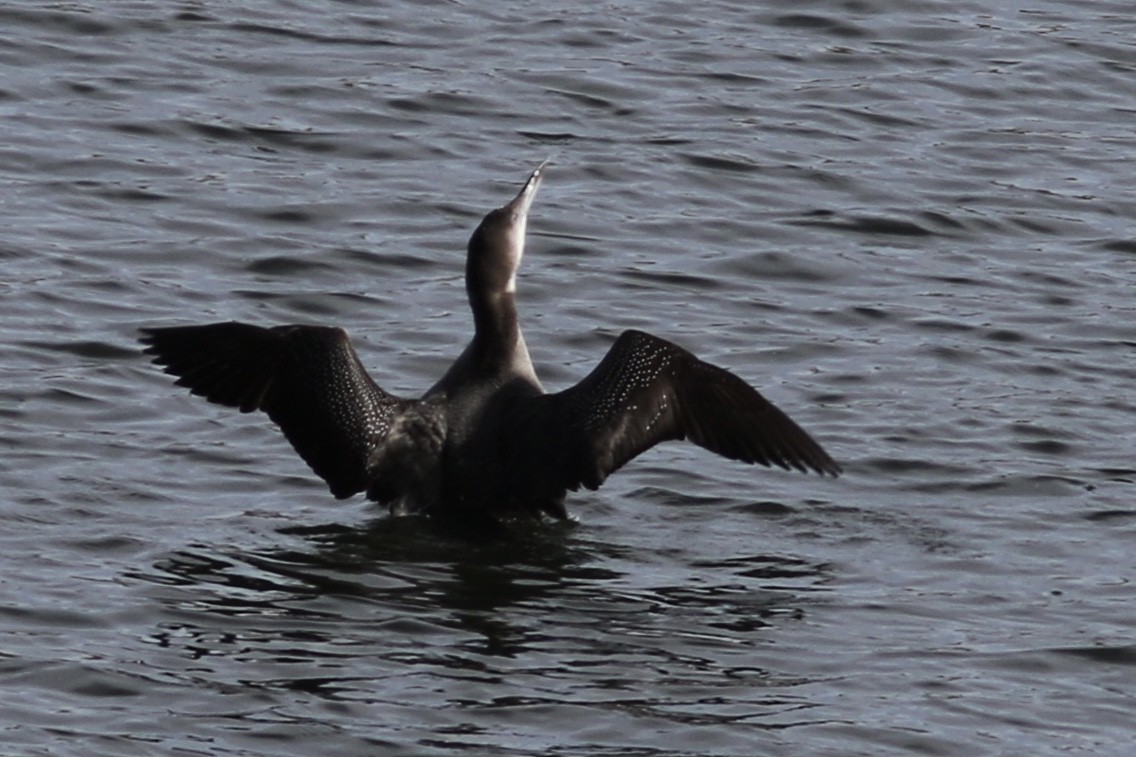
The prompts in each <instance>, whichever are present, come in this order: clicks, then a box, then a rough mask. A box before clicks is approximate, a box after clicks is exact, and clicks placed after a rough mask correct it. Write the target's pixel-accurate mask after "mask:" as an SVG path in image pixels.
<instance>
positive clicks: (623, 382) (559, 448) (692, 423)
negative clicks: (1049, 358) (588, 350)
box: [529, 331, 840, 489]
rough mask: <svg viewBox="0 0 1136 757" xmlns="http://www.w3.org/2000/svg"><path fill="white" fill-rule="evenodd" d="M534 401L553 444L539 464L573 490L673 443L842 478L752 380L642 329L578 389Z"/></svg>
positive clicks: (628, 335)
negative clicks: (689, 443) (684, 441)
mask: <svg viewBox="0 0 1136 757" xmlns="http://www.w3.org/2000/svg"><path fill="white" fill-rule="evenodd" d="M531 401H532V402H533V403H536V404H535V405H534V406H533V407H531V408H530V409H531V410H532V412H531V413H530V414H529V417H530V419H531V421H532V422H536V423H539V424H541V425H543V426H544V432H543V434H542V435H541V438H547V439H548V442H549V446H548V447H547V448H545V449H543V450H541V451H540V452H539V453H537V454H538V455H539V456H540V457H541V458H543V460H542V462H543V463H544V465H539V463H538V465H537V466H536V467H538V468H541V469H542V475H544V476H547V477H549V478H551V479H553V480H554V481H555V482H556V485H557V486H563V487H567V488H569V489H576V488H579V486H580V485H583V486H586V487H588V488H589V489H594V488H596V487H598V486H599V485H600V484H601V483H603V481H604V479H606V478H607V477H608V475H610V474H611V473H612V472H614V471H616V470H618V469H619V468H620V467H621V466H623V465H624V464H625V463H627V462H628V461H630V460H631V459H632V458H634V457H635V456H636V455H638V454H640V453H641V452H644V451H646V450H647V449H650V448H651V447H653V446H654V445H656V444H658V443H659V442H664V441H668V440H673V439H689V440H690V441H692V442H694V443H695V444H697V445H699V446H701V447H705V448H706V449H708V450H710V451H712V452H716V453H718V454H719V455H723V456H725V457H728V458H731V459H734V460H742V461H744V462H747V463H760V464H762V465H766V466H768V465H778V466H780V467H782V468H785V469H790V468H795V469H797V470H800V471H804V472H807V471H809V470H810V469H811V470H813V471H816V472H817V473H821V474H824V473H828V474H831V475H833V476H836V475H838V474H839V473H840V466H839V465H837V464H836V462H835V461H833V459H832V458H831V457H829V456H828V453H827V452H825V451H824V450H823V449H822V448H821V446H820V445H819V444H817V443H816V442H815V441H814V440H813V438H812V437H811V436H809V435H808V434H807V433H806V432H805V431H804V430H803V429H802V428H801V427H800V426H798V425H797V424H796V423H794V422H793V421H792V420H791V419H790V418H789V416H787V415H785V413H783V412H781V410H779V409H778V408H777V407H776V406H774V405H773V403H771V402H769V401H768V400H767V399H765V398H764V397H762V396H761V394H759V393H758V392H757V390H756V389H754V388H753V387H751V386H750V385H749V384H747V383H746V382H744V381H742V380H741V379H740V378H738V377H737V376H735V375H734V374H732V373H730V372H729V371H727V370H725V369H723V368H719V367H717V366H714V365H711V364H709V363H706V362H703V361H702V360H699V359H698V358H697V357H695V356H694V355H692V354H691V353H690V352H688V351H686V350H684V349H683V348H681V347H679V346H678V345H675V344H672V343H671V342H668V341H666V340H665V339H660V338H658V337H655V336H651V335H650V334H646V333H643V332H641V331H625V332H624V333H623V334H622V335H621V336H620V337H619V339H617V340H616V342H615V344H614V345H612V347H611V349H610V350H609V351H608V353H607V355H606V356H605V357H604V359H603V360H602V361H601V362H600V364H599V365H598V366H596V368H595V370H593V371H592V372H591V373H590V374H589V375H588V376H587V377H586V378H585V379H584V380H583V381H581V382H580V383H578V384H576V385H575V386H573V387H571V388H569V389H566V390H564V391H562V392H559V393H557V394H547V395H543V396H541V397H534V398H533V399H532V400H531ZM550 483H551V482H550Z"/></svg>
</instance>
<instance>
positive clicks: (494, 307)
mask: <svg viewBox="0 0 1136 757" xmlns="http://www.w3.org/2000/svg"><path fill="white" fill-rule="evenodd" d="M469 304H470V307H471V308H472V309H473V329H474V331H473V345H474V350H475V351H476V352H478V353H479V354H480V355H481V356H482V357H483V358H487V359H489V360H491V361H493V362H497V361H504V362H510V361H511V360H512V358H513V356H514V355H515V354H516V352H517V351H518V350H521V351H524V352H525V354H526V356H527V354H528V352H527V350H526V348H525V340H524V337H523V336H522V335H521V325H520V319H519V318H518V316H517V298H516V295H515V294H513V292H509V291H504V290H502V291H495V292H484V291H481V292H477V291H472V290H471V291H470V293H469Z"/></svg>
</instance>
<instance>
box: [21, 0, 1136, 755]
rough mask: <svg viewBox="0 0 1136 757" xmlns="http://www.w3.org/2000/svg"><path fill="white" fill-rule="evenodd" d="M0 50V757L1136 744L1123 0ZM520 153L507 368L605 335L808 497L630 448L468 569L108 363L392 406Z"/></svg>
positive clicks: (694, 11) (613, 19)
mask: <svg viewBox="0 0 1136 757" xmlns="http://www.w3.org/2000/svg"><path fill="white" fill-rule="evenodd" d="M0 39H2V41H3V44H2V45H0V62H2V64H3V70H4V76H3V78H0V182H2V184H3V194H2V195H0V265H2V270H3V276H2V277H0V323H3V326H4V335H5V338H4V339H3V340H2V342H0V419H2V422H0V450H2V452H3V454H2V456H0V508H2V510H3V523H4V525H3V528H2V529H0V738H2V740H3V743H4V745H5V746H4V748H3V749H2V750H0V751H3V752H4V753H5V754H21V755H53V756H54V755H90V754H100V755H158V754H161V755H175V754H176V755H183V754H184V755H305V756H308V755H313V754H369V755H374V754H391V755H399V754H404V755H449V754H456V753H459V752H460V753H463V754H494V755H501V754H505V755H533V754H551V755H620V756H629V755H636V756H638V755H723V756H724V755H731V756H739V757H741V756H745V757H752V755H755V754H762V755H765V754H768V755H810V754H825V755H831V754H847V755H881V754H896V755H901V754H902V755H907V754H933V755H960V756H961V755H966V756H967V757H973V756H974V755H997V754H1007V755H1009V754H1013V755H1022V754H1030V755H1049V754H1093V755H1126V754H1129V753H1130V750H1131V745H1132V743H1133V738H1134V735H1136V734H1134V731H1136V729H1134V728H1133V726H1132V711H1133V708H1134V706H1136V675H1134V670H1136V668H1134V666H1136V610H1134V606H1136V605H1134V601H1136V596H1134V592H1133V590H1132V584H1131V581H1132V578H1133V574H1134V571H1136V550H1134V549H1133V545H1134V538H1136V503H1134V501H1133V495H1134V486H1133V481H1134V480H1136V464H1134V462H1133V456H1134V453H1136V443H1134V434H1133V428H1134V427H1136V423H1134V421H1136V400H1134V399H1133V397H1134V394H1136V392H1134V389H1133V387H1134V380H1136V354H1134V352H1136V321H1134V318H1133V316H1134V314H1136V299H1134V297H1133V294H1134V289H1133V288H1134V285H1136V220H1134V219H1136V192H1134V190H1133V180H1132V177H1133V168H1132V165H1133V159H1134V157H1136V136H1134V134H1136V132H1134V131H1133V123H1134V122H1136V42H1134V40H1136V16H1134V15H1133V13H1132V8H1131V7H1130V4H1129V3H1127V2H1076V1H1075V0H1066V1H1064V2H1057V1H1056V0H1033V1H1031V0H1021V1H1015V2H1006V3H997V4H995V3H978V2H965V1H964V2H958V3H941V2H930V1H926V2H923V1H920V0H901V1H900V2H883V1H882V0H866V1H862V2H835V1H831V2H829V1H825V0H817V1H816V2H804V3H802V2H759V3H749V2H737V3H726V2H710V3H704V4H701V5H697V6H694V5H691V4H684V3H670V2H657V3H656V2H645V3H642V2H618V1H617V2H610V3H603V4H598V5H596V4H579V3H563V4H559V3H523V4H522V3H517V4H501V3H498V4H493V3H488V4H483V3H473V4H460V3H405V4H403V3H370V2H364V1H362V0H360V1H357V2H313V3H283V2H246V3H239V4H222V3H203V2H189V1H187V2H182V3H137V2H103V3H93V2H92V3H84V2H69V3H58V4H56V3H30V2H28V3H21V2H16V3H7V4H6V5H5V7H4V8H3V10H2V13H0ZM547 157H551V158H552V161H553V162H552V165H551V166H550V169H549V172H548V174H547V178H546V181H545V183H544V186H543V188H542V190H541V195H540V197H539V198H538V201H537V205H536V207H535V209H534V212H533V216H532V217H531V219H530V225H529V239H530V244H529V251H528V255H527V257H526V260H525V267H524V270H523V272H522V277H521V280H520V283H519V287H520V297H521V307H522V316H523V318H524V323H525V326H526V333H527V336H528V340H529V344H530V346H531V348H532V350H533V353H534V359H535V360H536V362H537V363H538V366H539V370H540V372H541V375H542V377H543V379H544V381H545V383H546V384H547V385H548V386H550V387H562V386H565V385H566V384H568V383H571V382H573V381H575V380H576V379H578V378H579V377H580V376H582V375H583V374H584V373H585V372H586V371H587V370H589V369H590V367H591V366H592V365H594V363H595V362H596V361H597V360H598V359H599V357H600V356H601V355H602V354H603V353H604V351H605V350H606V348H607V345H608V344H609V343H610V341H611V340H612V339H613V338H614V336H615V335H617V334H618V333H619V332H620V331H621V330H622V329H624V328H629V327H637V328H643V329H646V330H649V331H651V332H653V333H656V334H659V335H661V336H666V337H669V338H671V339H674V340H675V341H678V342H680V343H682V344H684V345H686V346H688V347H690V348H692V349H694V350H696V351H697V352H698V353H699V354H700V355H701V356H703V357H705V358H706V359H709V360H712V361H713V362H716V363H719V364H722V365H726V366H729V367H730V368H731V369H733V370H734V371H735V372H737V373H739V374H740V375H742V376H743V377H745V378H747V379H748V380H750V381H752V382H754V383H755V384H757V385H758V386H760V387H761V388H762V390H763V391H764V392H765V393H766V394H767V395H768V396H770V397H771V398H772V399H774V401H776V402H778V403H779V404H780V405H782V406H783V407H785V408H786V409H787V410H788V411H789V412H790V413H791V414H792V415H793V416H794V417H795V418H796V419H798V420H799V421H800V422H801V423H802V425H804V426H805V427H806V428H808V429H809V430H810V431H812V432H813V433H814V434H815V435H816V436H817V437H818V438H819V439H820V440H822V441H823V442H824V444H825V445H826V447H827V448H828V449H829V450H830V451H831V452H832V454H833V455H834V456H835V457H836V458H837V459H839V460H840V461H841V462H842V463H843V464H844V465H845V468H846V475H845V476H844V477H842V478H840V479H837V480H831V479H824V480H822V479H820V478H817V477H805V476H800V475H797V474H789V473H785V472H781V471H776V472H773V471H767V470H764V469H753V468H749V467H746V466H742V465H738V464H734V463H730V462H728V461H725V460H720V459H718V458H714V457H712V456H710V455H708V454H704V453H702V451H700V450H698V449H696V448H687V447H684V446H682V445H669V446H663V447H660V448H657V449H655V450H653V451H652V452H651V453H649V454H647V455H645V456H644V457H642V458H640V459H639V460H637V461H636V462H635V463H634V464H633V465H631V466H629V467H628V468H627V469H625V470H624V471H622V472H620V474H618V475H617V476H615V477H614V478H613V479H612V480H611V481H610V482H609V483H608V485H606V486H605V487H604V488H603V489H602V490H601V491H599V492H595V493H583V494H578V495H576V496H575V497H574V498H572V499H571V500H570V502H569V506H570V508H571V510H572V512H573V513H574V515H575V516H576V518H577V519H578V522H575V523H572V524H568V525H556V524H543V525H537V526H528V527H523V528H518V529H516V532H515V533H513V534H512V535H511V536H509V537H508V538H505V539H502V540H499V541H497V542H494V543H491V544H476V543H473V544H471V543H468V542H466V541H463V540H460V539H456V538H455V537H454V535H452V534H447V533H440V532H438V531H437V530H436V529H435V528H433V527H432V526H431V525H429V524H426V523H422V522H419V521H416V520H414V519H393V518H389V517H387V516H385V514H384V513H382V512H381V511H378V510H376V509H375V508H373V507H372V506H369V505H368V504H366V503H365V502H362V501H359V500H358V499H355V500H348V501H346V502H337V501H336V500H334V499H333V498H331V497H330V496H329V495H328V493H327V491H326V489H325V488H324V486H323V485H322V483H321V482H320V481H318V480H317V479H316V478H315V477H314V476H313V475H312V474H311V473H310V472H309V471H308V470H307V468H306V467H305V466H304V465H303V463H302V462H301V461H300V460H299V459H298V458H297V457H295V455H294V453H293V452H292V451H291V449H290V448H289V447H288V445H287V444H286V443H285V442H284V441H283V440H282V438H280V436H279V434H278V433H277V432H276V431H275V430H274V429H273V428H272V427H271V425H270V424H269V423H268V422H267V420H266V419H264V418H262V417H250V416H239V415H238V414H236V413H233V412H230V411H227V410H226V409H224V408H216V407H213V406H211V405H208V404H206V403H204V402H202V401H200V400H198V399H197V398H192V397H189V396H186V394H185V392H184V391H183V390H179V389H177V388H176V387H174V386H172V382H171V381H170V380H169V379H168V377H166V376H163V375H162V374H161V373H160V372H159V371H157V370H156V369H154V368H153V367H152V366H150V365H148V364H147V363H146V362H145V360H144V359H143V358H142V357H141V356H140V354H139V352H138V348H137V345H136V342H135V337H136V330H137V328H138V327H140V326H143V325H172V324H184V323H200V322H208V321H214V320H222V319H240V320H245V321H250V322H255V323H260V324H276V323H290V322H309V323H311V322H314V323H329V324H331V323H334V324H339V325H342V326H344V327H346V328H348V329H349V330H350V331H351V333H352V335H353V337H354V338H355V340H356V343H357V346H358V349H359V351H360V353H361V355H362V357H363V360H364V362H365V363H366V364H367V365H368V366H370V367H371V368H372V370H373V374H374V376H375V378H376V380H378V381H379V382H380V383H381V384H382V385H383V386H384V387H386V388H388V389H390V390H392V391H396V392H402V393H414V392H419V391H422V390H424V389H425V388H426V387H428V386H429V385H430V384H431V383H432V382H433V380H434V379H436V378H437V376H438V375H440V373H441V371H443V370H444V369H445V367H446V365H447V364H448V362H449V360H451V359H452V358H453V357H454V356H455V355H456V354H457V352H458V351H459V350H460V349H461V347H462V345H463V344H464V342H465V340H466V339H467V338H468V334H469V330H470V320H469V316H468V313H467V307H466V304H465V299H464V285H463V281H462V270H463V257H464V245H465V240H466V237H467V236H468V234H469V232H470V230H471V229H472V227H473V226H474V225H475V224H476V222H477V221H478V219H479V218H480V216H481V215H482V214H483V213H484V212H485V211H486V210H488V209H489V208H491V207H494V206H496V205H499V204H500V203H501V202H503V201H504V200H505V199H507V198H508V197H509V196H510V195H511V193H512V192H513V191H515V187H516V186H517V184H518V182H520V181H521V180H522V179H523V178H524V176H525V175H526V174H527V172H528V171H529V170H531V168H532V167H533V166H534V165H535V164H536V163H538V162H539V161H540V160H542V159H544V158H547Z"/></svg>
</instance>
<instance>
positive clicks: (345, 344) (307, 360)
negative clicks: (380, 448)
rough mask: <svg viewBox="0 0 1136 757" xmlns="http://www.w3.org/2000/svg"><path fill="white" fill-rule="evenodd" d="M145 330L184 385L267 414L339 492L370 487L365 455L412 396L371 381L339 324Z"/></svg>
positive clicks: (158, 357) (157, 355) (157, 358)
mask: <svg viewBox="0 0 1136 757" xmlns="http://www.w3.org/2000/svg"><path fill="white" fill-rule="evenodd" d="M142 333H143V337H142V340H141V341H142V342H143V343H144V344H146V345H147V347H146V352H147V353H148V354H150V355H153V356H154V357H153V360H154V362H155V363H157V364H158V365H161V366H163V367H164V369H165V372H166V373H169V374H171V375H173V376H176V377H177V381H176V383H177V384H178V385H179V386H184V387H187V388H188V389H189V390H190V392H191V393H192V394H196V395H199V396H201V397H204V398H205V399H207V400H209V401H210V402H214V403H217V404H220V405H226V406H229V407H235V408H238V409H239V410H240V411H241V412H242V413H250V412H252V411H254V410H263V411H264V412H265V413H267V414H268V417H270V418H271V419H272V420H273V421H275V422H276V424H277V425H278V426H279V427H280V430H281V431H283V432H284V436H285V437H287V439H288V441H289V442H290V443H291V444H292V446H293V447H294V448H295V450H296V452H297V453H299V455H300V457H302V458H303V459H304V461H305V462H307V464H308V465H309V466H311V468H312V470H313V471H315V473H316V474H317V475H319V476H320V477H321V478H323V479H324V481H326V482H327V484H328V488H329V489H330V490H331V493H332V494H334V495H335V496H336V497H339V498H344V497H349V496H351V495H352V494H355V493H357V492H360V491H362V490H363V489H365V488H366V486H367V458H368V455H369V453H370V451H371V450H372V449H373V448H374V447H375V446H376V444H377V443H378V442H379V441H380V440H381V439H382V438H383V437H384V436H385V435H386V433H387V431H388V430H389V429H390V424H391V421H392V419H393V417H394V415H395V413H396V412H397V410H398V409H399V408H400V407H401V406H402V405H403V404H405V402H406V401H405V400H401V399H399V398H397V397H395V396H393V395H391V394H388V393H387V392H385V391H383V390H382V389H381V388H380V387H379V386H378V385H377V384H376V383H375V382H374V381H372V380H371V377H370V376H368V375H367V372H366V370H365V369H364V368H363V366H362V364H360V362H359V356H358V355H357V354H356V353H355V350H354V348H353V347H352V346H351V341H350V339H349V338H348V336H347V333H346V332H345V331H343V329H338V328H329V327H323V326H277V327H274V328H262V327H260V326H253V325H249V324H245V323H236V322H229V323H214V324H209V325H205V326H177V327H172V328H151V329H143V330H142Z"/></svg>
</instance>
